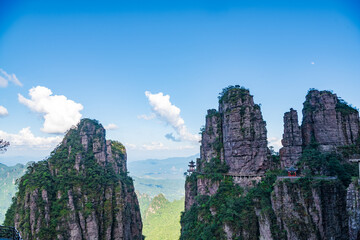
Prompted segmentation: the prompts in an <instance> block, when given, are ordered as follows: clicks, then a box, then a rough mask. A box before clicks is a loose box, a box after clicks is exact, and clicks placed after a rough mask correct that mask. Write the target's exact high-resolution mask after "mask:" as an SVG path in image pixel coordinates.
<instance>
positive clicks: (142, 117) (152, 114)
mask: <svg viewBox="0 0 360 240" xmlns="http://www.w3.org/2000/svg"><path fill="white" fill-rule="evenodd" d="M137 117H138V119H144V120H151V119H154V118H156V115H155V113H151V114H149V115H146V114H142V115H139V116H137Z"/></svg>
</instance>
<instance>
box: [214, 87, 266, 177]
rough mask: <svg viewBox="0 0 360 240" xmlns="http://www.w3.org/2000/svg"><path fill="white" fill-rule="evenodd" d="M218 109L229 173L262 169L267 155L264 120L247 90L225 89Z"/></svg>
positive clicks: (253, 172)
mask: <svg viewBox="0 0 360 240" xmlns="http://www.w3.org/2000/svg"><path fill="white" fill-rule="evenodd" d="M219 112H220V114H221V116H222V135H223V146H224V157H225V162H226V164H227V165H228V166H229V167H230V169H229V173H235V174H244V175H252V174H262V173H264V172H265V171H266V170H267V159H268V158H267V157H268V148H267V135H266V134H267V131H266V123H265V121H264V120H263V118H262V114H261V110H260V106H259V105H257V104H254V100H253V96H252V95H250V92H249V90H247V89H241V88H240V89H236V88H235V89H230V90H228V91H227V92H226V93H224V95H223V96H222V97H221V98H220V105H219Z"/></svg>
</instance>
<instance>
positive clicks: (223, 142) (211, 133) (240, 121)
mask: <svg viewBox="0 0 360 240" xmlns="http://www.w3.org/2000/svg"><path fill="white" fill-rule="evenodd" d="M200 153H201V154H200V159H198V160H197V171H198V172H204V168H205V165H206V164H208V163H209V162H211V161H212V160H214V159H219V160H220V162H221V163H224V164H226V165H227V166H228V167H229V170H228V174H236V175H243V176H253V177H251V178H249V177H247V178H241V179H240V178H238V179H237V181H236V183H237V184H239V185H241V186H244V187H251V186H252V185H253V182H258V181H259V177H257V176H261V175H263V174H264V173H265V171H266V170H267V168H268V165H269V164H268V160H269V151H268V148H267V131H266V122H265V121H264V120H263V118H262V114H261V110H260V106H259V105H257V104H254V100H253V96H252V95H250V92H249V90H247V89H243V88H233V89H229V90H228V91H226V92H225V93H224V94H223V96H222V97H221V98H220V100H219V111H217V110H215V109H210V110H208V112H207V116H206V123H205V127H204V129H203V131H202V139H201V147H200ZM208 170H209V169H208ZM212 170H213V171H216V169H212ZM210 171H211V169H210ZM218 185H219V182H218V181H217V182H216V181H215V183H214V182H213V181H212V180H211V179H209V178H207V176H206V175H205V176H203V177H202V178H201V179H200V180H197V181H196V182H193V183H190V182H189V181H188V182H187V183H186V186H185V188H186V191H185V208H186V209H190V207H191V206H192V204H194V203H195V197H196V195H210V196H211V195H214V194H215V193H216V191H217V187H218Z"/></svg>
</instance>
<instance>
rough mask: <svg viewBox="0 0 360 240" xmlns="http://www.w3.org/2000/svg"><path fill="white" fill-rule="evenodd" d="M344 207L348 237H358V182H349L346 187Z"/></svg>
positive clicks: (359, 196) (359, 213) (359, 224)
mask: <svg viewBox="0 0 360 240" xmlns="http://www.w3.org/2000/svg"><path fill="white" fill-rule="evenodd" d="M346 208H347V213H348V214H349V220H348V222H349V239H350V240H357V239H360V189H359V184H358V183H351V184H350V185H349V187H348V189H347V195H346Z"/></svg>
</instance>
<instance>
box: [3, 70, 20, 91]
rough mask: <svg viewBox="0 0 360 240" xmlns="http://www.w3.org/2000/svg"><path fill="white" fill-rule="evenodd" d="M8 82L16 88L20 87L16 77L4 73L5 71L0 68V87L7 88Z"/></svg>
mask: <svg viewBox="0 0 360 240" xmlns="http://www.w3.org/2000/svg"><path fill="white" fill-rule="evenodd" d="M9 82H12V83H14V84H15V85H17V86H20V87H22V85H23V84H22V83H21V82H20V81H19V79H18V78H17V77H16V75H15V74H13V73H12V74H9V73H7V72H5V70H3V69H1V68H0V87H3V88H4V87H7V86H8V84H9Z"/></svg>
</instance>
